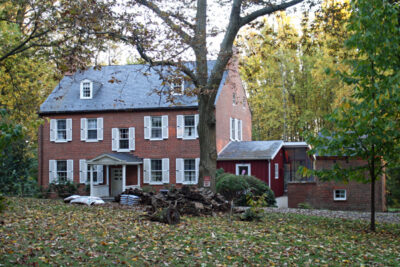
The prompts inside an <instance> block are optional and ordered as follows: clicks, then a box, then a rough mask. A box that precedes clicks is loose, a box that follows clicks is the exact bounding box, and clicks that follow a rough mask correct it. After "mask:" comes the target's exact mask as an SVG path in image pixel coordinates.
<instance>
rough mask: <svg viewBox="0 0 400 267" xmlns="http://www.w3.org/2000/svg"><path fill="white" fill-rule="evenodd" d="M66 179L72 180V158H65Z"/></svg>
mask: <svg viewBox="0 0 400 267" xmlns="http://www.w3.org/2000/svg"><path fill="white" fill-rule="evenodd" d="M67 180H68V181H70V182H73V181H74V161H73V160H72V159H69V160H67Z"/></svg>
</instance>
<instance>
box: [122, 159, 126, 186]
mask: <svg viewBox="0 0 400 267" xmlns="http://www.w3.org/2000/svg"><path fill="white" fill-rule="evenodd" d="M125 186H126V165H122V192H124V191H125Z"/></svg>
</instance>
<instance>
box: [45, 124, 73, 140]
mask: <svg viewBox="0 0 400 267" xmlns="http://www.w3.org/2000/svg"><path fill="white" fill-rule="evenodd" d="M50 141H51V142H56V143H58V142H59V143H62V142H68V141H72V119H51V120H50Z"/></svg>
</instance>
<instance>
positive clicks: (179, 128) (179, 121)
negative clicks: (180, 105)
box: [176, 115, 184, 138]
mask: <svg viewBox="0 0 400 267" xmlns="http://www.w3.org/2000/svg"><path fill="white" fill-rule="evenodd" d="M183 119H184V118H183V115H177V116H176V138H183V130H184V121H183Z"/></svg>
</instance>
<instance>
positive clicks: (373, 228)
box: [369, 170, 376, 232]
mask: <svg viewBox="0 0 400 267" xmlns="http://www.w3.org/2000/svg"><path fill="white" fill-rule="evenodd" d="M375 180H376V177H375V170H374V176H373V177H372V178H371V224H370V228H369V229H370V230H371V231H373V232H375Z"/></svg>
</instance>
